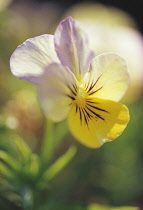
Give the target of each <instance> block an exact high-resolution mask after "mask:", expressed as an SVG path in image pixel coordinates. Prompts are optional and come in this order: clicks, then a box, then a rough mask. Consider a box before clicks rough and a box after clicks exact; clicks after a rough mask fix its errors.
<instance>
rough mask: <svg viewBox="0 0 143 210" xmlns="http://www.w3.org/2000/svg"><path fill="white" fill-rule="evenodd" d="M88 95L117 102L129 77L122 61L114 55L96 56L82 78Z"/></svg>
mask: <svg viewBox="0 0 143 210" xmlns="http://www.w3.org/2000/svg"><path fill="white" fill-rule="evenodd" d="M84 83H85V88H86V90H87V91H88V93H89V95H92V96H94V97H97V98H104V99H109V100H114V101H119V100H121V98H122V97H123V96H124V94H125V93H126V91H127V89H128V87H129V75H128V72H127V65H126V62H125V61H124V59H122V58H121V57H120V56H119V55H117V54H115V53H104V54H101V55H98V56H96V57H95V58H94V59H93V60H92V62H91V67H90V71H88V72H87V73H86V74H85V77H84Z"/></svg>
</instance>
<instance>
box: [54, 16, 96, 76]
mask: <svg viewBox="0 0 143 210" xmlns="http://www.w3.org/2000/svg"><path fill="white" fill-rule="evenodd" d="M54 37H55V49H56V52H57V54H58V57H59V59H60V61H61V63H62V64H63V65H65V66H68V67H69V69H70V70H71V71H72V72H73V73H74V74H75V75H76V76H77V77H78V76H79V75H84V74H85V73H86V72H87V71H88V69H89V64H90V61H91V59H92V58H93V56H94V54H93V52H92V51H91V50H90V49H89V46H88V41H87V37H86V34H85V33H84V31H83V30H82V29H81V28H80V24H79V22H78V21H76V20H73V19H72V18H71V17H68V18H67V19H66V20H64V21H62V22H61V23H60V24H59V26H58V28H57V30H56V32H55V35H54Z"/></svg>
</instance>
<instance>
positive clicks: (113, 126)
mask: <svg viewBox="0 0 143 210" xmlns="http://www.w3.org/2000/svg"><path fill="white" fill-rule="evenodd" d="M128 122H129V111H128V108H127V107H126V106H125V105H122V104H121V103H118V102H114V101H111V100H105V99H99V98H93V97H89V98H87V99H86V105H85V106H84V107H78V105H77V104H73V105H72V107H71V110H70V113H69V116H68V125H69V129H70V131H71V133H72V134H73V136H74V137H75V138H77V139H78V140H79V141H80V142H81V143H82V144H84V145H85V146H87V147H90V148H98V147H100V146H101V145H102V144H103V143H105V142H109V141H112V140H114V139H115V138H117V137H118V136H120V135H121V134H122V132H123V131H124V129H125V128H126V126H127V124H128Z"/></svg>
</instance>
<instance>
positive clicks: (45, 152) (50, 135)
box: [41, 120, 55, 169]
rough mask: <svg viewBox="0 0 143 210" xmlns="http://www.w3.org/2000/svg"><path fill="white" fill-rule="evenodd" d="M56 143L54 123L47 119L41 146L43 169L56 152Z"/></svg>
mask: <svg viewBox="0 0 143 210" xmlns="http://www.w3.org/2000/svg"><path fill="white" fill-rule="evenodd" d="M54 144H55V142H54V124H53V122H51V121H50V120H47V122H46V126H45V134H44V139H43V143H42V147H41V165H42V168H43V169H44V168H45V167H46V166H47V163H48V162H49V160H50V159H51V158H52V156H53V154H54Z"/></svg>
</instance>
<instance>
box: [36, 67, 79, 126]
mask: <svg viewBox="0 0 143 210" xmlns="http://www.w3.org/2000/svg"><path fill="white" fill-rule="evenodd" d="M77 87H78V82H77V80H76V78H75V76H74V75H73V73H72V72H71V71H70V70H68V69H67V68H65V67H64V66H62V65H60V64H57V63H53V64H51V65H49V66H48V68H47V69H46V72H45V74H44V75H43V76H42V77H41V80H40V84H39V97H40V100H41V104H42V107H43V109H44V111H45V113H46V115H47V117H48V118H49V119H51V120H52V121H55V122H58V121H62V120H64V119H65V118H66V117H67V115H68V112H69V109H70V104H71V102H72V101H73V100H74V94H75V92H76V89H77Z"/></svg>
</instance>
